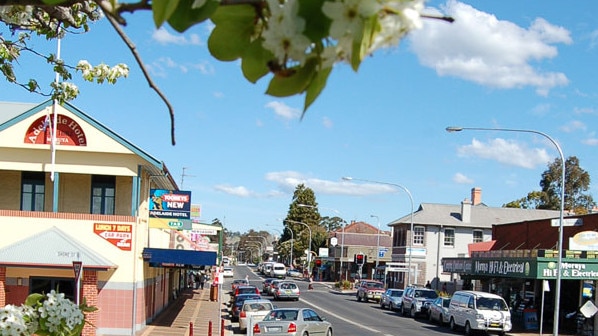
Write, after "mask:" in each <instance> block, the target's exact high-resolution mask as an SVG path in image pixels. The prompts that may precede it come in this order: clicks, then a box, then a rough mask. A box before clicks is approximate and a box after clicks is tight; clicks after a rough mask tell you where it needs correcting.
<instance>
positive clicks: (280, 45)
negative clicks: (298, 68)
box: [262, 0, 311, 64]
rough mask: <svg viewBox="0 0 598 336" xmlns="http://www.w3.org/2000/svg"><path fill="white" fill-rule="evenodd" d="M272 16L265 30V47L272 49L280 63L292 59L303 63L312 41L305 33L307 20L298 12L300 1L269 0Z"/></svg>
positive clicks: (263, 35)
mask: <svg viewBox="0 0 598 336" xmlns="http://www.w3.org/2000/svg"><path fill="white" fill-rule="evenodd" d="M267 2H268V6H269V9H270V13H271V15H270V18H269V19H268V25H267V28H266V29H265V30H264V32H263V34H262V37H263V38H264V43H263V46H264V48H266V49H268V50H270V51H271V52H272V53H273V54H274V55H275V56H276V58H277V59H278V60H279V62H280V63H285V62H287V61H289V59H290V60H292V61H296V62H299V63H301V64H303V63H304V62H305V59H306V57H307V55H306V53H307V51H308V48H309V47H310V45H311V41H310V40H309V39H308V38H307V37H306V36H305V35H303V34H302V33H303V31H304V30H305V20H304V19H303V18H301V17H300V16H299V15H298V14H297V13H298V12H299V2H298V1H297V0H288V1H286V2H284V3H283V4H281V3H280V2H279V1H278V0H267Z"/></svg>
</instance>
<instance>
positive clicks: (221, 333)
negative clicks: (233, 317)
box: [220, 319, 224, 336]
mask: <svg viewBox="0 0 598 336" xmlns="http://www.w3.org/2000/svg"><path fill="white" fill-rule="evenodd" d="M220 336H224V319H220Z"/></svg>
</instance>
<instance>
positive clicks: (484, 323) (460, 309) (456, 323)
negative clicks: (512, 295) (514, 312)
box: [448, 291, 513, 335]
mask: <svg viewBox="0 0 598 336" xmlns="http://www.w3.org/2000/svg"><path fill="white" fill-rule="evenodd" d="M448 311H449V324H450V326H451V329H452V330H456V329H457V328H458V327H462V328H464V329H465V334H467V335H471V333H473V332H474V331H484V332H497V333H499V334H501V335H504V334H505V333H506V332H507V331H510V330H511V328H512V327H513V325H512V324H511V312H510V310H509V306H508V305H507V303H506V302H505V300H504V299H503V298H502V297H500V296H499V295H496V294H491V293H486V292H477V291H456V292H455V293H454V294H453V296H452V297H451V303H450V305H449V310H448Z"/></svg>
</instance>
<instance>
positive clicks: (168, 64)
mask: <svg viewBox="0 0 598 336" xmlns="http://www.w3.org/2000/svg"><path fill="white" fill-rule="evenodd" d="M148 69H149V70H150V71H151V73H152V75H154V76H157V77H166V76H167V75H168V69H176V70H178V71H180V72H181V73H185V74H186V73H188V72H189V71H190V70H198V71H199V72H200V73H201V74H204V75H206V74H213V73H214V68H213V67H212V66H211V64H209V63H207V62H204V63H196V64H181V63H178V62H176V61H175V60H173V59H172V58H170V57H160V58H158V59H157V60H155V61H153V62H152V63H150V64H148Z"/></svg>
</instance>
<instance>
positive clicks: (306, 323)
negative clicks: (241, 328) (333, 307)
mask: <svg viewBox="0 0 598 336" xmlns="http://www.w3.org/2000/svg"><path fill="white" fill-rule="evenodd" d="M253 334H254V335H256V334H259V335H267V336H288V335H322V336H332V324H331V323H330V322H328V321H326V319H325V318H323V317H321V316H320V315H318V314H317V313H316V312H315V311H314V310H312V309H310V308H278V309H273V310H271V311H270V313H268V315H266V317H264V319H263V320H262V321H260V322H257V323H255V324H254V325H253Z"/></svg>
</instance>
